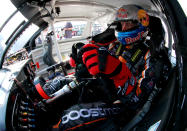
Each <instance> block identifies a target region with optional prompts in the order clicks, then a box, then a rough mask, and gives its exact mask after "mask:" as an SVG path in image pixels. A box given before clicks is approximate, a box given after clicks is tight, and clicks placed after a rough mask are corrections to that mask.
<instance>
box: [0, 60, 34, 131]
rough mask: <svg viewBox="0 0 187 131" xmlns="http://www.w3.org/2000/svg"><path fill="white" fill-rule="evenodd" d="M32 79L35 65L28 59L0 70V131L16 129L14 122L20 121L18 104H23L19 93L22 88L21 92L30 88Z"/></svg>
mask: <svg viewBox="0 0 187 131" xmlns="http://www.w3.org/2000/svg"><path fill="white" fill-rule="evenodd" d="M34 77H35V65H34V64H33V61H32V59H29V58H27V59H23V60H20V61H17V62H15V63H12V64H11V65H9V66H6V67H5V68H2V69H1V70H0V116H1V117H0V130H9V129H7V128H18V127H16V126H15V124H16V125H18V123H15V122H16V121H17V122H19V121H20V120H19V119H18V115H20V108H18V104H20V102H22V103H23V100H21V99H22V98H21V97H20V96H21V95H20V93H19V92H20V90H22V89H21V88H22V87H24V88H23V90H22V91H21V92H24V89H27V88H29V87H31V86H32V82H33V80H34ZM24 103H26V101H25V102H24ZM24 106H25V105H24ZM24 106H22V107H24ZM7 107H8V108H7ZM19 107H20V106H19ZM16 108H17V109H16ZM24 108H26V107H24ZM23 112H25V111H23ZM16 119H17V120H16ZM25 120H26V119H25ZM10 130H12V129H10Z"/></svg>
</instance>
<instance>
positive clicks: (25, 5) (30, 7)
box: [11, 0, 158, 26]
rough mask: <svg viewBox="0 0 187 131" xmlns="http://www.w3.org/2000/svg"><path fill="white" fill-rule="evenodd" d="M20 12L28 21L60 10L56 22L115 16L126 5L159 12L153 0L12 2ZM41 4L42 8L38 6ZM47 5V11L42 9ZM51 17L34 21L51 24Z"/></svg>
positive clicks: (23, 0)
mask: <svg viewBox="0 0 187 131" xmlns="http://www.w3.org/2000/svg"><path fill="white" fill-rule="evenodd" d="M11 1H12V3H13V4H14V5H15V6H16V7H17V8H18V9H19V11H20V12H21V13H22V14H23V15H24V16H25V17H26V18H28V19H30V18H32V16H33V15H34V14H36V13H38V12H40V13H41V16H45V15H46V13H47V12H52V9H53V12H54V11H57V10H56V9H57V8H58V9H59V10H60V12H59V13H54V14H53V16H52V17H53V20H54V21H63V20H64V21H67V20H70V19H71V20H73V19H76V20H83V19H86V20H94V19H97V18H99V17H103V16H104V15H109V14H110V15H111V14H114V13H115V11H116V10H117V9H118V8H120V7H121V6H122V5H125V4H137V5H140V6H142V7H143V8H145V9H147V10H158V9H157V6H156V5H155V3H153V2H152V1H151V0H129V1H124V0H116V1H114V0H43V3H39V2H38V3H37V2H36V1H35V2H34V1H32V0H19V1H18V0H11ZM39 4H40V7H39V6H38V5H39ZM44 5H45V9H43V8H42V7H43V6H44ZM50 21H51V19H50V17H41V18H40V19H36V20H35V21H34V23H35V24H37V25H38V26H40V25H41V24H42V23H43V22H48V23H49V22H50Z"/></svg>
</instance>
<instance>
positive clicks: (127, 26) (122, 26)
mask: <svg viewBox="0 0 187 131" xmlns="http://www.w3.org/2000/svg"><path fill="white" fill-rule="evenodd" d="M137 27H138V22H136V21H118V22H117V28H116V30H117V31H122V32H125V31H130V30H134V29H136V28H137Z"/></svg>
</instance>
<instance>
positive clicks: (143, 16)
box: [138, 9, 149, 27]
mask: <svg viewBox="0 0 187 131" xmlns="http://www.w3.org/2000/svg"><path fill="white" fill-rule="evenodd" d="M138 20H139V21H140V23H141V24H142V25H143V26H146V27H147V26H148V25H149V16H148V14H147V12H146V11H145V10H143V9H140V10H139V11H138Z"/></svg>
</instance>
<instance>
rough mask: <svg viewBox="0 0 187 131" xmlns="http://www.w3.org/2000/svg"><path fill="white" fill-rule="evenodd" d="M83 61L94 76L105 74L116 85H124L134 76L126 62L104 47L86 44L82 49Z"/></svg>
mask: <svg viewBox="0 0 187 131" xmlns="http://www.w3.org/2000/svg"><path fill="white" fill-rule="evenodd" d="M80 51H81V54H82V60H83V63H84V64H85V65H86V67H87V69H88V71H89V73H90V74H91V75H93V76H99V75H105V76H106V77H108V78H110V79H112V80H113V81H114V84H115V86H116V87H118V86H123V85H124V83H125V82H126V81H127V80H129V79H130V78H131V77H133V76H132V74H131V72H130V70H129V69H128V67H127V66H126V64H125V63H121V62H120V61H119V60H118V59H117V58H116V57H115V56H112V55H111V54H110V53H109V52H108V50H107V49H106V48H104V47H98V46H97V45H94V44H86V45H84V46H83V47H82V49H81V50H80Z"/></svg>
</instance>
